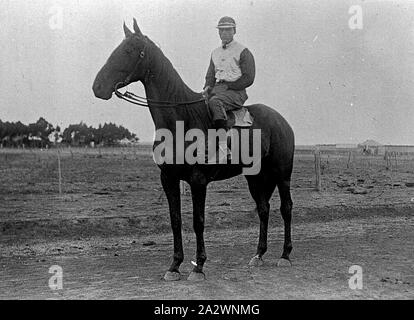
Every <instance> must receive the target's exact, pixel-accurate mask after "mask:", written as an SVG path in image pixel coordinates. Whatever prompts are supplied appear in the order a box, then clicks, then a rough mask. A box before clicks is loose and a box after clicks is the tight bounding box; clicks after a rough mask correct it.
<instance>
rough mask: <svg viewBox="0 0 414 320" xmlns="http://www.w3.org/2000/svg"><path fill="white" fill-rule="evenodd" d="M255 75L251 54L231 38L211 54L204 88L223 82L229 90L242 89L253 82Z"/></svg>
mask: <svg viewBox="0 0 414 320" xmlns="http://www.w3.org/2000/svg"><path fill="white" fill-rule="evenodd" d="M226 50H227V51H226ZM255 75H256V66H255V61H254V57H253V54H252V53H251V52H250V50H249V49H247V48H245V47H244V46H242V45H240V44H239V43H237V42H235V41H234V40H233V41H232V42H231V43H230V44H228V45H227V46H226V48H223V47H219V48H217V49H215V50H214V51H213V53H212V54H211V59H210V65H209V68H208V70H207V74H206V83H205V85H204V88H206V87H207V86H209V87H211V88H213V87H214V85H215V83H216V82H224V83H225V84H226V85H227V87H228V89H230V90H236V91H240V90H244V89H246V88H247V87H249V86H251V85H252V84H253V81H254V78H255Z"/></svg>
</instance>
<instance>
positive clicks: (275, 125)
mask: <svg viewBox="0 0 414 320" xmlns="http://www.w3.org/2000/svg"><path fill="white" fill-rule="evenodd" d="M245 107H246V108H247V109H248V110H249V112H250V113H251V115H252V116H253V125H252V129H260V130H261V132H262V153H263V154H264V155H267V158H268V159H269V160H270V162H271V163H273V164H277V167H278V168H279V169H281V167H284V168H285V169H286V170H282V171H284V173H287V175H288V176H290V173H291V170H292V167H293V154H294V150H295V137H294V133H293V129H292V128H291V126H290V125H289V123H288V122H287V120H286V119H285V118H284V117H283V116H282V115H281V114H280V113H279V112H277V111H276V110H275V109H273V108H271V107H269V106H266V105H264V104H253V105H247V106H245Z"/></svg>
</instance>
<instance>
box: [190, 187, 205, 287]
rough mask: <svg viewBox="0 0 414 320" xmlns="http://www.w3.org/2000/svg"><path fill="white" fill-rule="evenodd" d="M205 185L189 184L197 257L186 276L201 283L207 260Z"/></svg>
mask: <svg viewBox="0 0 414 320" xmlns="http://www.w3.org/2000/svg"><path fill="white" fill-rule="evenodd" d="M206 193H207V184H206V183H204V181H196V182H192V183H191V194H192V198H193V227H194V232H195V234H196V239H197V256H196V260H197V261H196V263H197V265H196V266H194V268H193V271H192V272H191V273H190V275H189V276H188V280H190V281H202V280H204V279H205V275H204V273H203V266H204V262H205V261H206V260H207V255H206V249H205V246H204V210H205V202H206Z"/></svg>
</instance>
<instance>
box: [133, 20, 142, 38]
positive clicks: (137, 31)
mask: <svg viewBox="0 0 414 320" xmlns="http://www.w3.org/2000/svg"><path fill="white" fill-rule="evenodd" d="M134 31H135V34H136V35H137V36H143V34H142V32H141V30H140V29H139V27H138V23H137V20H136V19H135V18H134Z"/></svg>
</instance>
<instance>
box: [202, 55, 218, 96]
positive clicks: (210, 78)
mask: <svg viewBox="0 0 414 320" xmlns="http://www.w3.org/2000/svg"><path fill="white" fill-rule="evenodd" d="M215 83H216V72H215V67H214V63H213V59H210V65H209V67H208V70H207V74H206V83H205V85H204V89H205V88H207V87H210V88H213V87H214V84H215Z"/></svg>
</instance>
